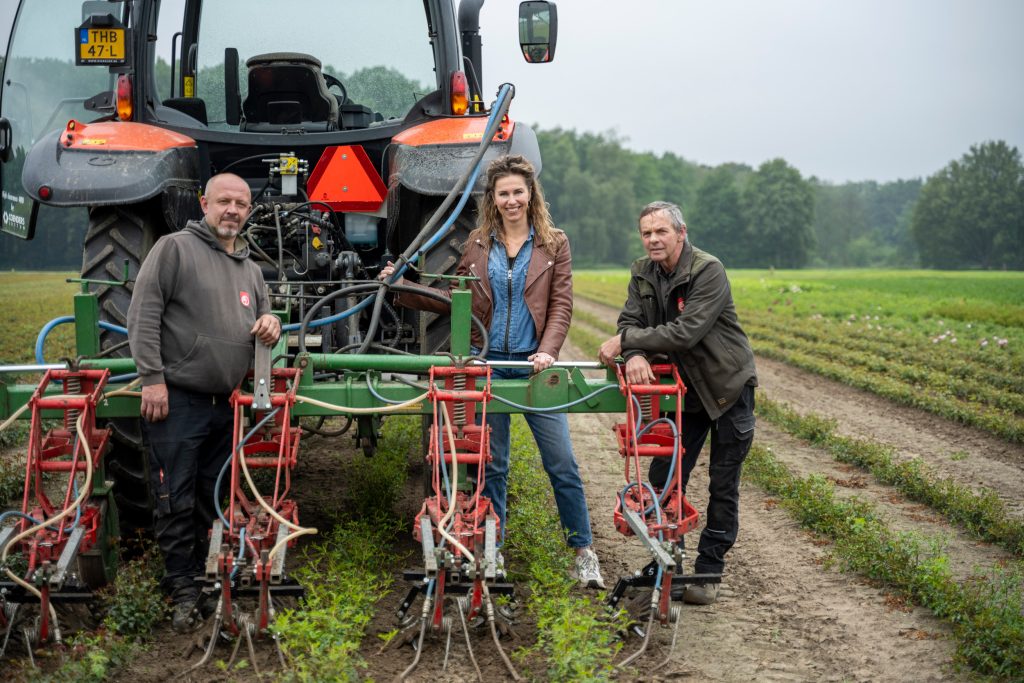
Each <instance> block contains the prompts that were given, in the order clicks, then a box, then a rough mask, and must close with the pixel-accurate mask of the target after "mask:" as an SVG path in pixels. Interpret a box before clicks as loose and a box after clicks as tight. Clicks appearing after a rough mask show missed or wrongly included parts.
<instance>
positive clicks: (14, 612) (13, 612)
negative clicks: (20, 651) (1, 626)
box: [0, 602, 21, 657]
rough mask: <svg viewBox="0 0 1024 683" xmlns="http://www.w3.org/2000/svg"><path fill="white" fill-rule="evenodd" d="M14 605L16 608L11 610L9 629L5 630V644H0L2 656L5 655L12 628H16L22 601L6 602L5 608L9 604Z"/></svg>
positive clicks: (0, 654)
mask: <svg viewBox="0 0 1024 683" xmlns="http://www.w3.org/2000/svg"><path fill="white" fill-rule="evenodd" d="M8 604H12V605H14V609H12V610H11V614H10V616H9V617H8V618H9V619H10V621H8V622H7V630H6V631H5V632H4V644H3V645H2V646H0V657H3V656H4V652H6V651H7V641H8V640H10V637H11V630H12V629H13V628H14V621H15V619H16V618H17V616H18V610H19V609H21V603H20V602H19V603H4V610H5V611H6V609H7V605H8Z"/></svg>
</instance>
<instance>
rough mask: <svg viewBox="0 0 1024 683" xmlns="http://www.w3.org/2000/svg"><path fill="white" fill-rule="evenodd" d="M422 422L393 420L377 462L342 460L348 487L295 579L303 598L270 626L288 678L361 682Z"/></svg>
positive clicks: (342, 476) (284, 677)
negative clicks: (362, 648)
mask: <svg viewBox="0 0 1024 683" xmlns="http://www.w3.org/2000/svg"><path fill="white" fill-rule="evenodd" d="M420 424H421V422H420V420H419V418H416V417H408V416H402V417H391V418H388V419H387V420H386V421H385V423H384V429H383V431H384V439H383V440H382V441H381V442H380V446H379V447H378V449H377V453H376V454H375V455H374V457H372V458H369V459H364V458H363V457H362V456H359V457H358V458H357V459H356V460H355V461H349V462H344V463H340V468H341V472H340V473H339V479H340V480H342V481H345V487H344V489H343V492H341V499H340V500H339V501H338V509H337V510H338V512H337V517H338V519H337V522H336V524H334V525H333V527H332V529H331V530H330V531H329V532H327V533H326V534H325V535H324V537H323V539H322V540H320V541H317V542H316V543H314V544H313V545H312V546H310V547H308V548H307V549H306V551H305V552H304V553H303V556H302V563H301V566H300V567H299V569H298V570H297V571H296V572H295V577H296V578H297V579H298V580H299V582H300V583H302V584H303V585H305V586H306V596H305V597H304V598H303V599H302V601H301V603H300V604H299V606H298V607H297V608H295V609H287V610H284V611H282V612H281V613H280V614H279V615H278V617H277V619H276V620H275V622H274V625H273V631H274V633H275V634H276V635H277V636H278V637H279V638H280V640H281V649H282V651H283V652H284V654H285V660H286V661H287V663H288V668H287V669H286V670H285V671H284V672H283V673H282V675H281V678H282V680H287V681H318V682H319V681H352V680H358V679H359V678H360V677H361V675H362V670H363V669H364V668H365V667H366V662H365V660H364V659H363V658H362V656H361V655H360V653H359V645H360V642H361V641H362V638H363V635H364V633H365V630H366V627H367V625H368V624H369V623H370V619H371V618H372V616H373V611H374V606H375V604H376V603H377V601H378V600H379V599H380V598H381V597H383V596H384V595H385V593H386V592H387V590H388V588H389V587H390V585H391V572H390V569H389V568H390V566H391V565H392V564H394V562H395V561H397V558H395V557H394V556H393V555H392V554H391V553H390V551H389V550H388V548H390V547H391V546H392V545H393V543H394V541H395V539H396V538H397V535H398V533H399V532H400V530H401V528H402V523H401V522H400V521H399V520H397V519H396V518H395V516H394V513H393V511H392V507H393V505H394V503H395V501H396V500H397V498H398V496H399V494H400V492H401V490H402V488H403V486H404V482H405V472H406V464H407V463H408V458H409V453H410V452H411V451H413V450H416V449H418V448H419V438H420Z"/></svg>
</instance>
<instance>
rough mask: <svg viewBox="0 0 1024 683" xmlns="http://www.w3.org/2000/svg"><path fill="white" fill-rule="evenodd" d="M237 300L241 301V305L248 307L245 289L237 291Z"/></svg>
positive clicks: (248, 300)
mask: <svg viewBox="0 0 1024 683" xmlns="http://www.w3.org/2000/svg"><path fill="white" fill-rule="evenodd" d="M238 300H239V301H241V302H242V305H243V306H245V307H246V308H248V307H249V302H250V299H249V292H246V291H241V292H239V293H238Z"/></svg>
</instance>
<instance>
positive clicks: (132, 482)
mask: <svg viewBox="0 0 1024 683" xmlns="http://www.w3.org/2000/svg"><path fill="white" fill-rule="evenodd" d="M158 207H159V205H158V204H142V205H132V206H101V207H93V208H91V209H90V210H89V230H88V232H86V235H85V245H84V248H83V252H82V253H83V256H82V277H83V278H89V279H94V280H120V279H121V278H122V277H123V276H124V263H125V261H127V262H128V278H129V282H128V284H127V285H125V286H117V285H90V289H91V291H93V292H94V293H95V294H96V297H97V299H98V300H99V308H100V320H105V321H107V322H111V323H114V324H115V325H121V326H124V325H125V324H126V323H127V320H128V304H129V303H131V298H132V287H133V283H134V281H135V278H136V277H137V276H138V274H139V266H141V265H142V261H143V259H144V258H145V257H146V254H148V253H149V250H150V249H151V248H152V247H153V244H154V243H155V242H156V240H157V238H158V237H160V235H161V234H163V233H165V232H167V227H166V222H165V221H164V218H163V215H162V212H161V211H160V210H159V208H158ZM123 341H125V337H124V335H121V334H118V333H117V332H110V331H107V330H100V347H101V348H103V349H108V348H110V347H112V346H114V345H115V344H118V343H120V342H123ZM111 355H112V356H114V357H122V358H123V357H127V356H129V355H131V354H130V352H129V350H128V348H127V347H124V348H121V349H118V350H117V351H114V352H112V354H111ZM110 425H111V426H112V427H113V428H114V438H113V439H112V440H111V443H112V446H111V449H110V451H109V452H108V453H107V456H106V458H105V461H106V467H107V474H108V476H110V477H111V478H112V479H113V481H114V482H115V486H114V497H115V500H116V502H117V509H118V513H119V515H118V516H119V518H120V521H121V533H122V535H127V536H131V535H134V534H136V533H138V532H139V531H140V530H141V531H146V530H148V529H150V528H151V527H152V524H153V518H152V509H153V508H152V504H151V502H150V496H149V465H148V458H147V457H146V453H145V449H144V448H143V444H142V427H141V424H140V420H139V419H137V418H116V419H113V420H111V421H110Z"/></svg>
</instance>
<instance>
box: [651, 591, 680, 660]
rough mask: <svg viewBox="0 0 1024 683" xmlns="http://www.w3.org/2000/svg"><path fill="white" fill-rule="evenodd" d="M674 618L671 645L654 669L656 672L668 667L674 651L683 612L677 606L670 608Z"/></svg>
mask: <svg viewBox="0 0 1024 683" xmlns="http://www.w3.org/2000/svg"><path fill="white" fill-rule="evenodd" d="M672 611H673V612H675V616H676V625H675V628H673V629H672V643H671V644H670V645H669V646H668V654H666V655H665V659H663V660H662V661H660V662H659V663H658V666H656V667H654V668H655V670H656V671H660V670H661V669H662V667H665V666H668V663H669V660H671V659H672V653H673V652H674V651H675V649H676V638H677V637H678V636H679V624H680V623H681V622H682V621H683V610H682V609H680V608H679V606H678V605H677V606H675V607H673V608H672Z"/></svg>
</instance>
